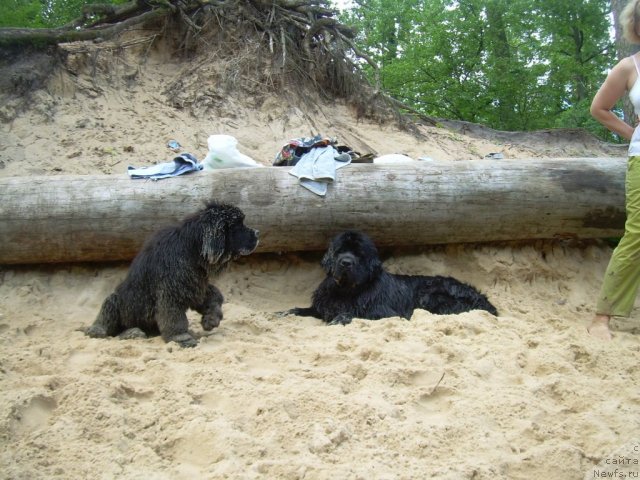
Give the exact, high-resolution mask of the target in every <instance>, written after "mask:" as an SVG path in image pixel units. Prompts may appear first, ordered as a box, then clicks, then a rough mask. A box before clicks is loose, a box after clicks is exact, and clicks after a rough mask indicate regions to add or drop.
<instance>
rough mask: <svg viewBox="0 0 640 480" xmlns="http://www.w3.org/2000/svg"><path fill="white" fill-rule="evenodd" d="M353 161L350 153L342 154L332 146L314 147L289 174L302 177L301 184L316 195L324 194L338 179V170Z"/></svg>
mask: <svg viewBox="0 0 640 480" xmlns="http://www.w3.org/2000/svg"><path fill="white" fill-rule="evenodd" d="M350 163H351V157H350V156H349V155H340V154H339V153H338V151H337V150H336V149H335V148H333V147H331V146H328V147H316V148H312V149H311V150H310V151H309V152H308V153H305V154H304V155H302V157H300V160H299V161H298V163H297V164H296V165H295V166H294V167H293V168H292V169H291V170H289V174H291V175H293V176H294V177H298V178H299V179H300V185H302V186H303V187H305V188H306V189H308V190H310V191H312V192H313V193H315V194H316V195H320V196H324V195H326V194H327V188H328V186H329V184H330V183H333V181H334V180H335V179H336V170H338V169H339V168H342V167H346V166H347V165H349V164H350Z"/></svg>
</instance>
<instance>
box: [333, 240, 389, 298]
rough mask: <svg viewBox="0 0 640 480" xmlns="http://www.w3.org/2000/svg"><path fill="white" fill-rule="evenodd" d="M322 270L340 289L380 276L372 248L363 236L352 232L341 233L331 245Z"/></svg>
mask: <svg viewBox="0 0 640 480" xmlns="http://www.w3.org/2000/svg"><path fill="white" fill-rule="evenodd" d="M322 267H323V268H324V270H325V272H326V273H327V275H329V276H330V277H332V278H333V279H334V280H335V282H336V283H337V284H338V285H339V286H341V287H344V288H354V287H357V286H360V285H363V284H365V283H367V282H369V281H371V280H374V279H375V278H377V277H378V276H379V275H380V273H381V272H382V262H381V261H380V258H379V257H378V250H377V249H376V246H375V244H374V243H373V241H372V240H371V239H370V238H369V237H368V236H367V235H365V234H364V233H361V232H356V231H347V232H343V233H341V234H339V235H337V236H336V237H335V238H334V239H333V240H332V241H331V243H330V244H329V248H328V249H327V252H326V253H325V255H324V258H323V259H322Z"/></svg>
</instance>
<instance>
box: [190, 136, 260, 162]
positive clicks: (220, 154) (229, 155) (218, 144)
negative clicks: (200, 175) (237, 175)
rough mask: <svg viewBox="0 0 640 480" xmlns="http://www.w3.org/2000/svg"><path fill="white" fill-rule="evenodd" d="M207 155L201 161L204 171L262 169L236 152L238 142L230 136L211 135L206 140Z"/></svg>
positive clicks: (252, 160)
mask: <svg viewBox="0 0 640 480" xmlns="http://www.w3.org/2000/svg"><path fill="white" fill-rule="evenodd" d="M207 144H208V146H209V153H207V156H206V157H205V159H204V160H203V161H202V164H203V166H204V169H205V170H218V169H221V168H246V167H262V166H263V165H260V164H259V163H258V162H256V161H255V160H254V159H252V158H251V157H248V156H246V155H244V154H242V153H240V152H239V151H238V148H237V145H238V140H236V138H235V137H232V136H231V135H211V136H210V137H209V139H208V140H207Z"/></svg>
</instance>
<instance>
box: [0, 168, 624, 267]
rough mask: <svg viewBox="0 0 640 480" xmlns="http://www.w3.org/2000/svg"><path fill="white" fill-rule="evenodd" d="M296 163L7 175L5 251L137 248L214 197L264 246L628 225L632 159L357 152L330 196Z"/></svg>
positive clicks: (6, 258)
mask: <svg viewBox="0 0 640 480" xmlns="http://www.w3.org/2000/svg"><path fill="white" fill-rule="evenodd" d="M288 171H289V168H287V167H267V168H251V169H231V170H220V171H214V172H201V173H195V174H188V175H185V176H182V177H176V178H170V179H165V180H160V181H150V180H131V179H129V178H128V177H127V176H125V175H121V176H120V175H118V176H93V175H87V176H46V177H44V176H41V177H7V178H0V263H2V264H20V263H50V262H78V261H104V260H128V259H131V258H132V257H133V256H134V255H135V253H136V252H137V251H138V249H139V248H140V246H141V245H142V243H143V241H144V239H145V238H146V237H147V236H148V235H149V234H150V233H152V232H153V231H155V230H156V229H158V228H159V227H161V226H164V225H166V224H170V223H172V222H174V221H177V220H179V219H181V218H183V217H184V216H186V215H188V214H190V213H191V212H193V211H195V210H198V209H199V208H201V207H202V206H203V204H204V202H205V201H206V200H207V199H210V198H216V199H219V200H222V201H225V202H229V203H233V204H236V205H237V206H239V207H240V208H241V209H242V210H243V211H244V212H245V213H246V217H247V219H246V223H247V224H248V225H250V226H252V227H254V228H257V229H259V230H260V232H261V234H260V237H261V238H260V245H259V249H258V250H259V251H262V252H279V251H298V250H323V249H324V248H325V247H326V245H327V242H328V240H329V239H330V238H331V237H332V236H333V235H334V234H336V233H337V232H340V231H342V230H345V229H352V228H355V229H360V230H363V231H366V232H367V233H369V234H370V235H371V236H372V237H373V238H374V240H375V241H376V243H377V244H378V245H379V246H410V245H425V244H442V243H457V242H487V241H501V240H519V239H539V238H554V237H576V238H598V237H613V236H619V235H620V234H621V233H622V231H623V227H624V220H625V212H624V174H625V161H624V159H618V158H566V159H551V160H543V159H520V160H477V161H454V162H440V161H438V162H435V161H434V162H415V163H412V164H403V165H387V166H382V165H375V164H354V165H350V166H348V167H346V168H343V169H341V170H339V171H338V174H337V180H336V182H335V183H334V184H333V185H331V186H330V187H329V191H328V193H327V195H326V196H325V197H319V196H317V195H315V194H313V193H311V192H309V191H308V190H306V189H305V188H303V187H301V186H300V185H299V183H298V180H297V178H295V177H293V176H291V175H289V174H288Z"/></svg>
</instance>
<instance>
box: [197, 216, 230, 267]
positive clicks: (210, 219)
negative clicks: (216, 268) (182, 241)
mask: <svg viewBox="0 0 640 480" xmlns="http://www.w3.org/2000/svg"><path fill="white" fill-rule="evenodd" d="M226 223H227V222H225V221H224V219H222V218H220V215H214V214H213V212H211V211H207V212H205V213H204V215H203V218H202V256H203V257H204V258H205V259H206V260H207V263H209V264H216V263H220V262H221V261H222V260H223V257H224V256H225V247H226V238H227V224H226Z"/></svg>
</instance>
